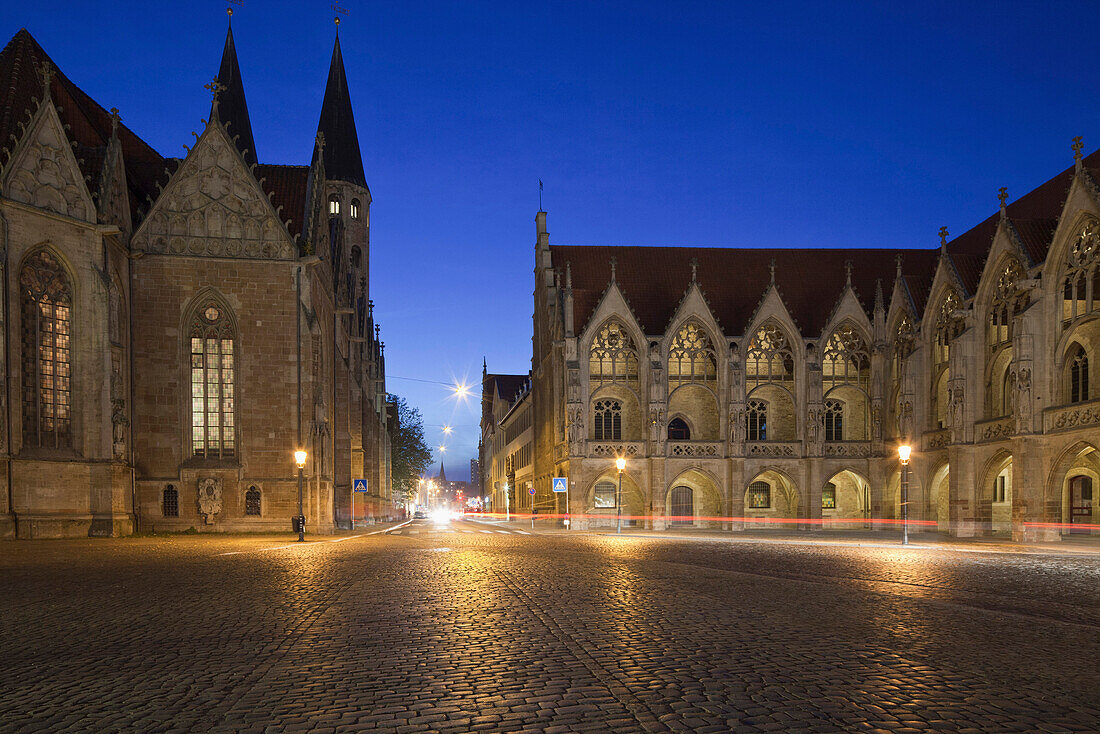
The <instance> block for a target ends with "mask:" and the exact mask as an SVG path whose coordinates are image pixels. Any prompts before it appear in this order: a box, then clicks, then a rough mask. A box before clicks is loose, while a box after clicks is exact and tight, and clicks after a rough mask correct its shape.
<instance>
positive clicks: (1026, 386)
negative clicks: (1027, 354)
mask: <svg viewBox="0 0 1100 734" xmlns="http://www.w3.org/2000/svg"><path fill="white" fill-rule="evenodd" d="M1014 405H1015V413H1016V432H1017V433H1027V432H1029V431H1030V430H1031V369H1030V368H1028V367H1021V368H1020V369H1018V370H1016V395H1015V400H1014Z"/></svg>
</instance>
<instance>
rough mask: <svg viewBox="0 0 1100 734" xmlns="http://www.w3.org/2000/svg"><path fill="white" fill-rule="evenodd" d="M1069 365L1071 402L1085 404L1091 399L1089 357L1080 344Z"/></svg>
mask: <svg viewBox="0 0 1100 734" xmlns="http://www.w3.org/2000/svg"><path fill="white" fill-rule="evenodd" d="M1067 364H1068V369H1067V372H1068V374H1067V378H1068V379H1067V383H1068V384H1067V388H1068V393H1069V395H1068V397H1069V402H1071V403H1083V402H1085V401H1086V400H1088V399H1089V357H1088V355H1087V354H1085V350H1084V348H1083V347H1082V346H1081V345H1080V344H1076V345H1074V348H1073V350H1072V351H1071V352H1070V354H1069V359H1068V360H1067Z"/></svg>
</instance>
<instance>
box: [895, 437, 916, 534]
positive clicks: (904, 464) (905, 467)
mask: <svg viewBox="0 0 1100 734" xmlns="http://www.w3.org/2000/svg"><path fill="white" fill-rule="evenodd" d="M912 451H913V447H912V446H910V445H909V444H902V445H901V446H898V458H899V459H901V544H902V545H909V454H910V453H912Z"/></svg>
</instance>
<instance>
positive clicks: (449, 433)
mask: <svg viewBox="0 0 1100 734" xmlns="http://www.w3.org/2000/svg"><path fill="white" fill-rule="evenodd" d="M453 430H454V429H453V428H451V427H450V426H443V432H444V433H446V434H447V435H448V436H449V435H451V431H453Z"/></svg>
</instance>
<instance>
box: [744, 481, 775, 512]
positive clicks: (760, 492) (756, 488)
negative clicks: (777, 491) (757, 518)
mask: <svg viewBox="0 0 1100 734" xmlns="http://www.w3.org/2000/svg"><path fill="white" fill-rule="evenodd" d="M771 506H772V486H771V485H770V484H768V483H767V482H753V483H752V484H750V485H749V509H751V510H766V509H768V508H770V507H771Z"/></svg>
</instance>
